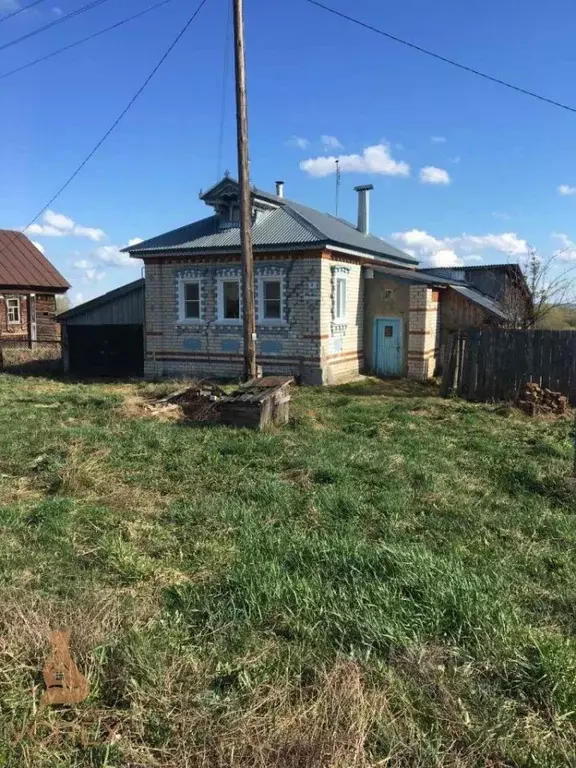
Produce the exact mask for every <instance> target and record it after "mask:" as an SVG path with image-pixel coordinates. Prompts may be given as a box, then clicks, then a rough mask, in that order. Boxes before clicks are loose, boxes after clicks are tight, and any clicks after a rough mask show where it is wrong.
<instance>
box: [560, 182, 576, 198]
mask: <svg viewBox="0 0 576 768" xmlns="http://www.w3.org/2000/svg"><path fill="white" fill-rule="evenodd" d="M558 194H559V195H562V196H563V197H566V196H568V195H576V187H570V186H569V185H568V184H560V186H559V187H558Z"/></svg>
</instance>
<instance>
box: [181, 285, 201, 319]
mask: <svg viewBox="0 0 576 768" xmlns="http://www.w3.org/2000/svg"><path fill="white" fill-rule="evenodd" d="M184 319H185V320H200V283H199V281H198V280H195V281H194V282H192V283H184Z"/></svg>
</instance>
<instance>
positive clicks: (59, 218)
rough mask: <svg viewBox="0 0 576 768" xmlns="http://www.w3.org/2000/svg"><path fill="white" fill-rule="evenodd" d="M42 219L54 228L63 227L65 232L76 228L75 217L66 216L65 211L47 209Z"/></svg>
mask: <svg viewBox="0 0 576 768" xmlns="http://www.w3.org/2000/svg"><path fill="white" fill-rule="evenodd" d="M42 219H43V220H44V221H45V222H46V224H48V225H49V226H51V227H54V229H61V230H62V231H63V232H72V230H73V229H74V221H73V219H71V218H69V217H68V216H64V214H63V213H56V212H55V211H51V210H47V211H46V212H45V214H44V216H43V217H42Z"/></svg>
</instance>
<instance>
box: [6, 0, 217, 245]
mask: <svg viewBox="0 0 576 768" xmlns="http://www.w3.org/2000/svg"><path fill="white" fill-rule="evenodd" d="M207 2H208V0H201V2H200V5H199V6H198V7H197V8H196V10H195V11H194V13H193V14H192V16H190V18H189V19H188V21H187V22H186V24H184V26H183V27H182V29H181V30H180V32H178V34H177V35H176V37H175V38H174V40H173V41H172V42H171V44H170V45H169V46H168V49H167V50H166V52H165V53H164V54H163V55H162V56H161V58H160V60H159V61H158V63H157V64H156V66H155V67H154V68H153V69H152V71H151V72H150V74H149V75H148V76H147V77H146V79H145V80H144V82H143V83H142V85H141V86H140V88H138V90H137V91H136V93H135V94H134V96H132V98H131V99H130V101H129V102H128V104H127V105H126V106H125V107H124V109H123V110H122V112H120V114H119V115H118V117H117V118H116V119H115V120H114V122H113V123H112V125H111V126H110V127H109V128H108V130H107V131H106V133H105V134H104V135H103V136H102V138H101V139H99V140H98V141H97V142H96V144H95V145H94V147H93V148H92V149H91V150H90V152H89V153H88V154H87V155H86V157H85V158H84V160H82V162H81V163H80V165H78V167H77V168H76V170H75V171H74V172H73V173H72V174H71V175H70V176H69V177H68V179H67V180H66V181H65V182H64V184H62V186H61V187H60V189H59V190H58V191H57V192H56V193H55V194H54V195H52V197H51V198H50V200H48V202H47V203H46V205H44V206H42V208H41V209H40V210H39V211H38V213H37V214H36V216H34V218H33V219H31V220H30V222H29V223H28V224H27V225H26V226H25V227H24V229H23V230H22V233H25V232H26V230H27V229H28V228H29V227H30V226H32V224H34V222H35V221H36V219H38V218H40V216H42V214H43V213H44V211H46V210H47V209H48V208H49V207H50V206H51V205H52V203H54V202H55V201H56V200H57V199H58V198H59V197H60V195H61V194H62V192H64V190H65V189H66V188H67V187H68V186H70V184H71V183H72V182H73V181H74V179H75V178H76V176H78V174H79V173H80V171H81V170H82V169H83V168H84V166H85V165H86V164H87V163H88V162H89V161H90V160H91V159H92V157H94V155H95V154H96V152H97V151H98V150H99V149H100V147H101V146H102V144H104V142H105V141H106V139H107V138H108V137H109V136H110V134H111V133H112V131H114V129H115V128H116V127H117V126H118V125H119V123H120V122H121V121H122V119H123V118H124V117H125V115H126V114H127V113H128V111H129V110H130V108H131V107H132V106H133V105H134V103H135V102H136V100H137V99H138V97H139V96H140V95H141V94H142V92H143V91H144V90H145V88H146V86H147V85H148V84H149V83H150V81H151V80H152V78H153V77H154V75H155V74H156V72H158V70H159V69H160V67H161V66H162V64H164V62H165V61H166V59H167V58H168V56H169V55H170V54H171V53H172V51H173V49H174V48H175V47H176V45H177V44H178V43H179V42H180V39H181V38H182V37H183V36H184V34H185V33H186V31H187V30H188V27H190V25H191V24H192V22H193V21H194V20H195V19H196V17H197V16H198V14H199V13H200V11H201V10H202V8H203V7H204V5H206V3H207ZM14 239H15V238H14ZM8 245H11V241H9V242H8V243H6V245H5V246H4V248H3V249H2V251H3V250H5V249H6V248H7V247H8ZM2 251H0V253H2Z"/></svg>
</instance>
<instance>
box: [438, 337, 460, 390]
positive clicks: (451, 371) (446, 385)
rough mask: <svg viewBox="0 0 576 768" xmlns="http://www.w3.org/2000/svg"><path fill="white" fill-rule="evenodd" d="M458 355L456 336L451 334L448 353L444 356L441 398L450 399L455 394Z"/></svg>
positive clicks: (447, 348) (447, 346) (447, 347)
mask: <svg viewBox="0 0 576 768" xmlns="http://www.w3.org/2000/svg"><path fill="white" fill-rule="evenodd" d="M457 354H458V350H457V339H456V334H454V333H451V334H450V335H449V336H448V343H447V345H446V352H445V355H444V365H443V368H444V371H443V373H442V384H441V385H440V397H448V396H449V395H451V394H452V392H454V389H455V384H456V382H455V381H454V378H455V374H456V356H457Z"/></svg>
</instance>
